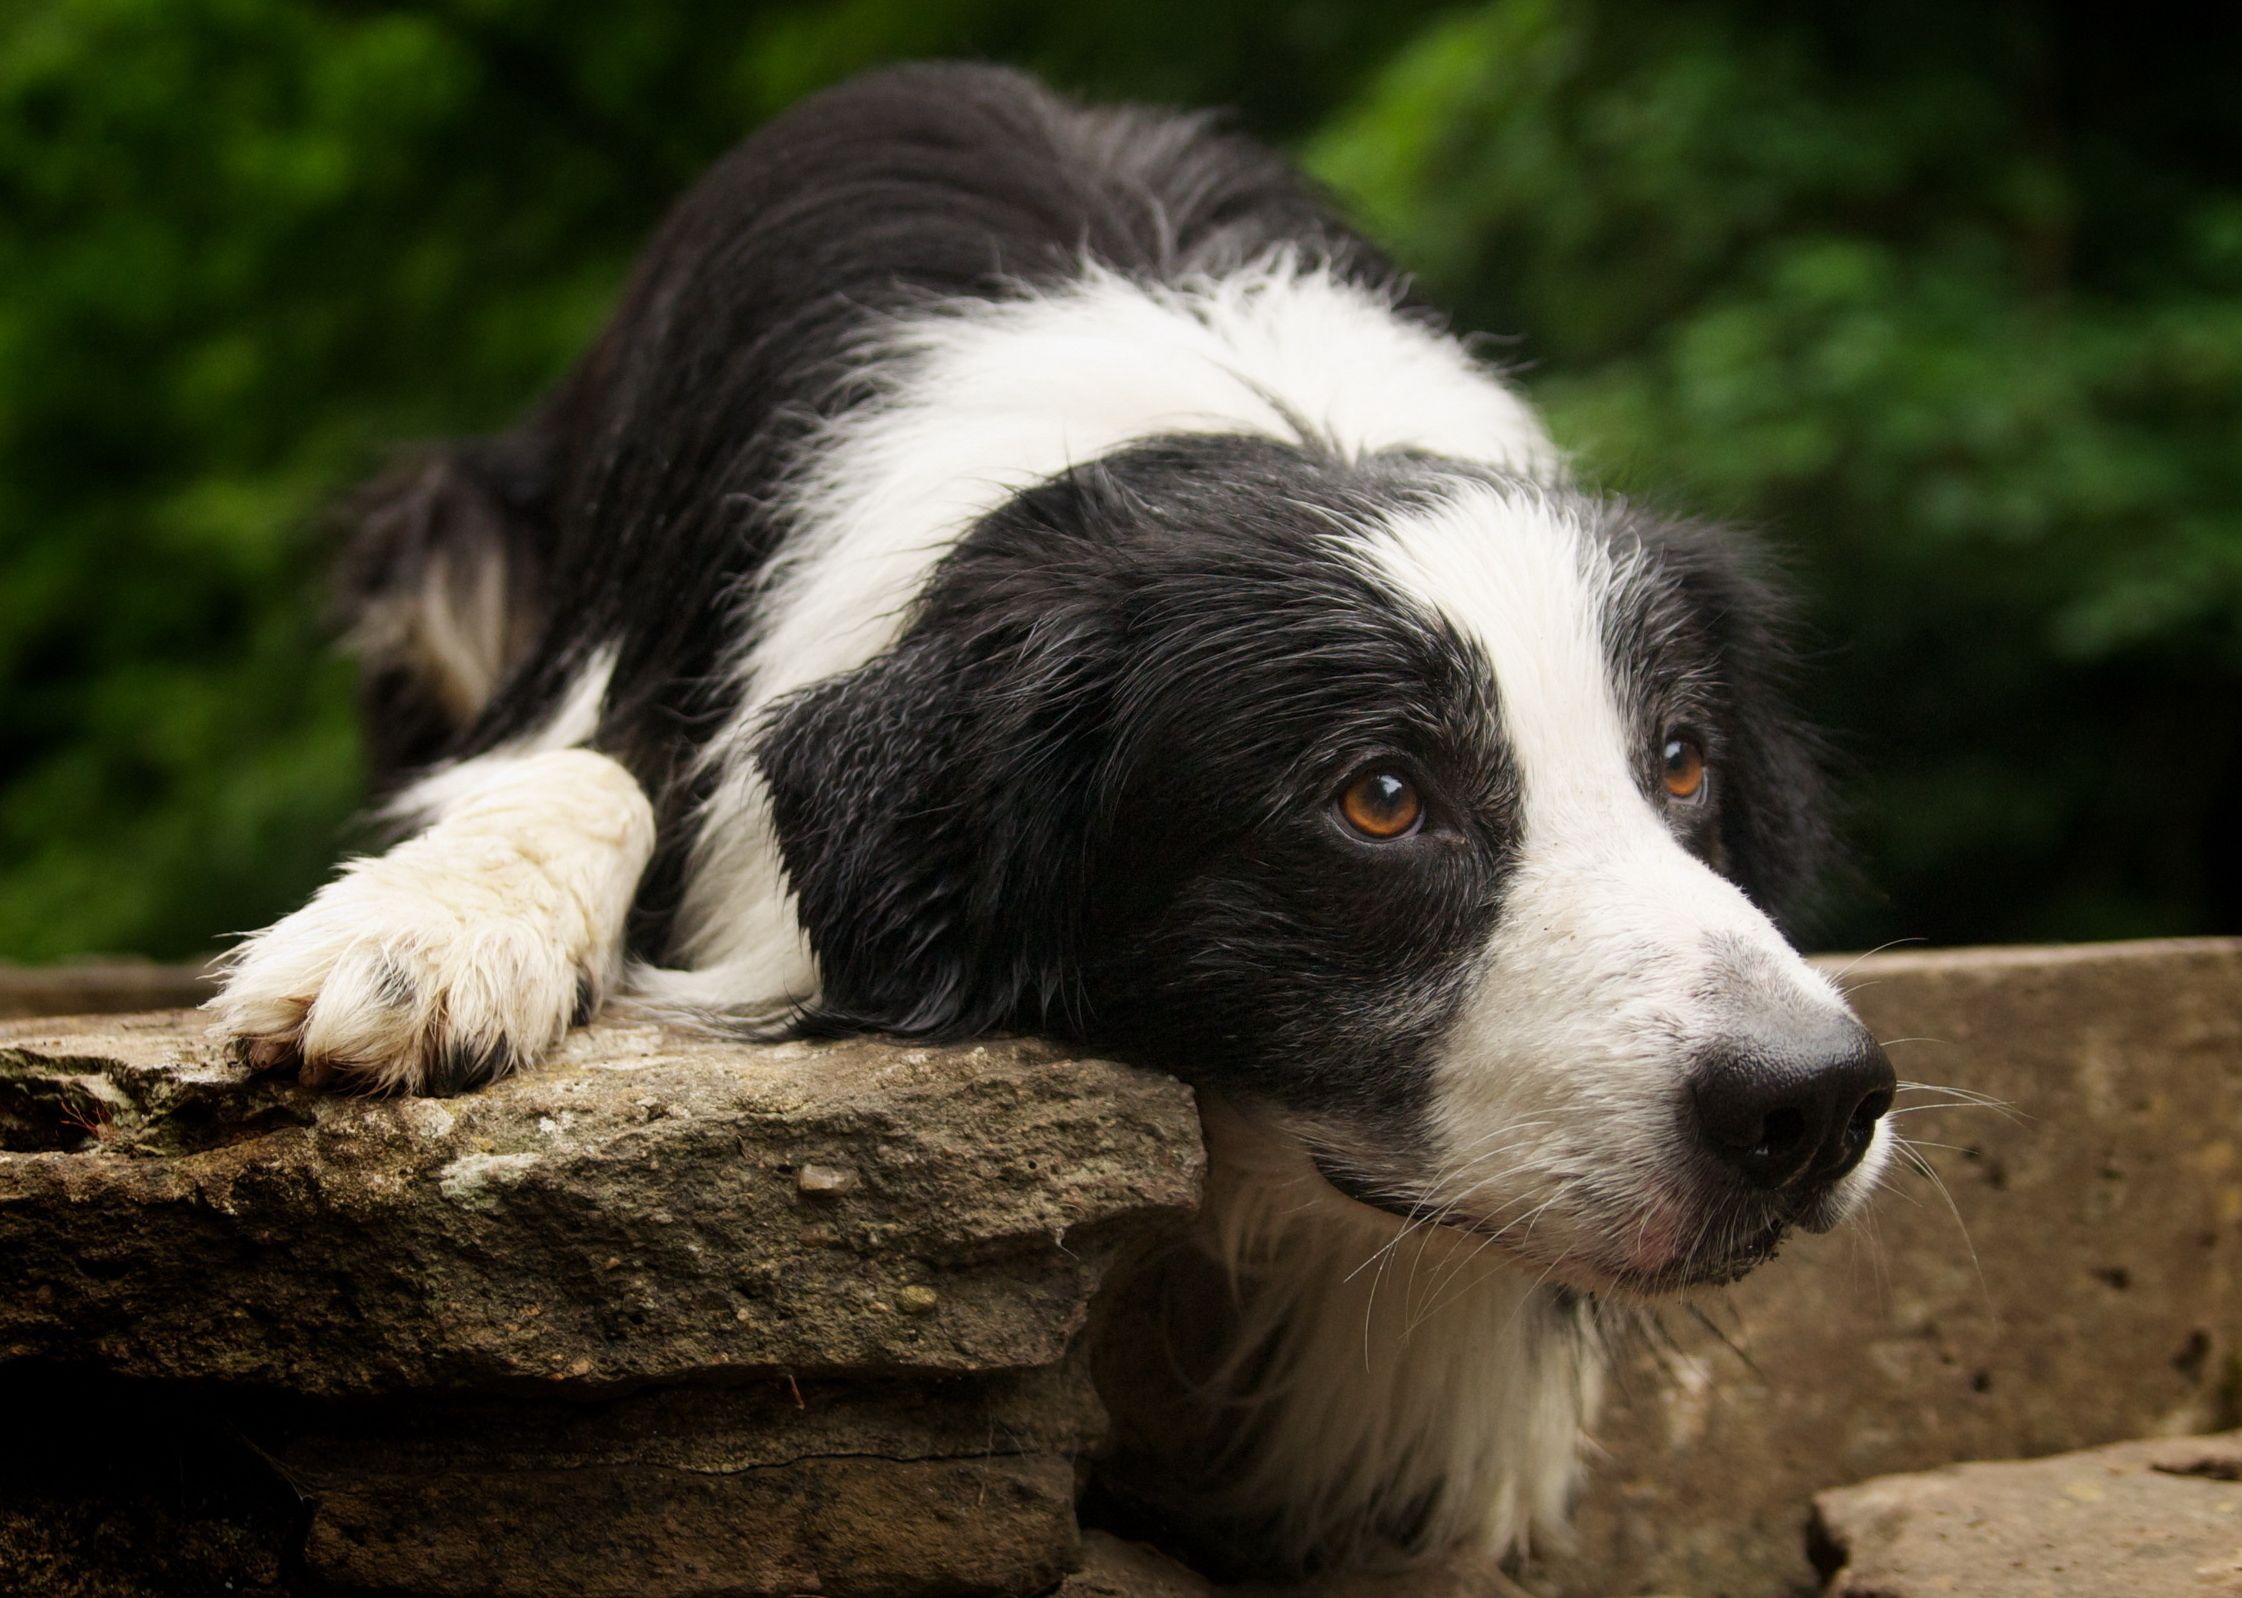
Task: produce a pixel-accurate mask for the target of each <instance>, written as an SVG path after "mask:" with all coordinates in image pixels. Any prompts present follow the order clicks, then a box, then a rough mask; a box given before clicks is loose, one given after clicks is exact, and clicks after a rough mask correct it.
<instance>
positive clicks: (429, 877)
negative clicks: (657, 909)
mask: <svg viewBox="0 0 2242 1598" xmlns="http://www.w3.org/2000/svg"><path fill="white" fill-rule="evenodd" d="M421 791H422V794H423V797H424V800H425V801H426V802H427V803H428V804H429V805H430V806H431V807H432V808H434V809H435V810H437V812H438V814H439V819H437V820H436V821H434V822H433V824H431V825H430V826H429V828H428V829H427V830H426V831H425V832H423V833H421V834H420V836H418V837H416V838H413V839H411V840H409V841H408V842H405V843H401V844H399V845H398V846H397V847H396V848H394V849H392V850H390V851H389V853H387V854H385V855H380V856H376V857H375V858H373V859H368V860H359V861H355V862H353V863H352V864H351V865H349V866H348V867H346V868H345V869H344V871H343V873H342V875H341V876H339V877H337V878H336V879H335V880H334V881H333V882H331V883H329V884H328V885H327V886H326V887H325V888H322V889H321V890H320V891H319V893H318V895H317V896H316V897H314V898H313V899H312V901H311V903H309V904H307V905H305V906H304V907H303V908H302V909H301V910H299V911H297V912H296V913H295V914H294V915H292V916H289V917H288V918H287V919H286V920H283V921H279V922H276V923H274V924H273V925H272V926H270V927H267V928H266V929H265V930H264V931H262V932H260V933H257V934H256V935H255V936H253V937H251V938H250V939H248V940H247V941H246V942H244V943H243V944H242V945H241V947H240V948H238V949H237V950H235V951H234V953H233V955H232V956H231V957H230V958H229V960H228V961H227V969H226V973H225V981H224V985H223V986H222V987H221V988H220V990H219V993H218V996H217V997H216V998H215V999H212V1000H211V1001H210V1004H209V1008H210V1009H211V1010H212V1011H213V1012H215V1013H216V1015H217V1018H218V1020H217V1026H216V1028H215V1029H214V1030H216V1031H217V1032H219V1033H220V1034H221V1035H223V1036H225V1037H227V1038H229V1039H231V1040H232V1043H233V1047H234V1049H235V1052H236V1053H237V1054H238V1056H239V1057H240V1058H241V1059H243V1060H244V1061H246V1062H247V1063H248V1064H249V1066H250V1067H251V1068H252V1069H253V1070H259V1071H278V1070H286V1069H291V1068H293V1069H295V1070H297V1071H298V1072H299V1073H300V1075H301V1076H302V1079H303V1080H304V1081H306V1082H308V1083H311V1084H313V1085H314V1086H319V1087H332V1088H339V1089H344V1090H349V1091H356V1092H367V1093H456V1092H459V1091H461V1090H462V1089H465V1088H471V1087H475V1086H477V1085H479V1084H481V1083H484V1082H488V1081H491V1080H492V1079H494V1078H496V1077H501V1076H504V1075H505V1074H506V1073H507V1072H509V1071H513V1070H516V1069H518V1068H519V1067H521V1066H524V1065H527V1064H529V1063H530V1062H532V1061H534V1060H535V1059H537V1057H538V1056H539V1055H541V1054H543V1053H545V1052H546V1051H547V1050H548V1049H550V1048H552V1047H553V1045H554V1044H556V1043H558V1042H559V1041H560V1039H561V1035H562V1034H563V1033H565V1032H566V1031H567V1030H568V1029H569V1027H570V1025H571V1024H573V1023H577V1022H581V1021H585V1020H588V1019H590V1017H591V1014H592V1011H593V1010H594V1009H595V1008H597V1006H598V1003H599V998H600V994H601V992H602V990H603V989H604V988H605V987H606V985H607V983H608V980H609V979H610V978H611V977H612V976H613V974H614V973H615V970H616V968H617V967H618V965H619V964H620V961H621V945H622V937H623V923H624V920H625V918H626V917H627V916H628V914H629V912H630V903H631V896H632V894H633V892H634V891H635V890H636V887H637V883H638V877H639V873H640V872H641V871H643V870H644V869H645V866H646V861H647V858H648V856H649V855H650V854H651V853H652V852H653V846H654V817H653V810H652V807H651V806H649V805H648V803H647V801H646V797H645V795H644V794H643V793H642V792H641V791H640V790H639V787H638V784H637V783H636V782H635V781H633V780H632V778H631V776H630V774H629V773H628V772H626V771H625V770H624V769H623V768H622V767H621V766H619V765H617V764H616V763H615V762H614V761H612V760H609V759H608V758H606V757H605V756H603V755H598V754H594V753H592V752H591V751H589V750H585V749H564V750H553V751H548V752H545V753H542V754H534V755H522V756H486V757H482V758H481V759H478V760H474V761H468V762H465V763H463V764H462V765H460V766H457V767H453V768H449V769H447V770H446V771H443V772H440V773H438V774H437V775H436V776H435V777H433V778H431V779H430V780H429V781H428V782H427V783H425V784H423V787H422V790H421Z"/></svg>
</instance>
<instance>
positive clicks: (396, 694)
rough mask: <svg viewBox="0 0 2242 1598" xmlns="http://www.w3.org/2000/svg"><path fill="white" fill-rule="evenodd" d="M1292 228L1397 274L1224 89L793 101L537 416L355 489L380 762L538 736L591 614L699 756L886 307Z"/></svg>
mask: <svg viewBox="0 0 2242 1598" xmlns="http://www.w3.org/2000/svg"><path fill="white" fill-rule="evenodd" d="M1279 248H1281V249H1288V250H1294V251H1298V252H1301V254H1302V255H1303V256H1304V257H1307V258H1311V259H1312V260H1313V261H1314V263H1315V264H1316V265H1318V266H1320V267H1323V268H1327V269H1329V270H1330V271H1332V272H1334V273H1336V274H1339V275H1342V276H1345V277H1349V278H1354V279H1358V280H1360V281H1363V282H1365V283H1374V284H1380V285H1383V284H1384V283H1385V282H1387V281H1388V280H1389V279H1390V278H1391V276H1392V271H1391V268H1390V267H1388V266H1387V264H1386V263H1385V261H1384V260H1383V258H1382V257H1380V256H1379V254H1378V252H1377V251H1376V250H1374V249H1373V248H1372V247H1371V246H1370V245H1368V244H1367V243H1366V242H1364V241H1363V240H1362V239H1361V238H1360V237H1359V236H1357V235H1356V234H1354V233H1353V232H1351V231H1349V230H1348V229H1346V228H1345V227H1344V226H1342V225H1341V224H1340V223H1339V222H1337V220H1336V219H1335V218H1334V217H1333V216H1332V214H1331V213H1330V211H1329V210H1328V209H1327V208H1326V207H1325V206H1324V204H1323V203H1322V202H1321V200H1320V198H1319V197H1317V196H1316V195H1314V194H1313V193H1312V192H1310V191H1309V189H1308V188H1307V187H1306V186H1305V185H1304V184H1303V183H1302V182H1301V180H1300V178H1299V177H1298V175H1297V174H1296V173H1295V172H1294V171H1293V170H1292V169H1291V168H1290V167H1289V166H1287V165H1286V164H1285V163H1284V162H1282V161H1281V160H1279V159H1278V158H1277V157H1275V156H1274V155H1273V154H1271V153H1270V152H1269V151H1268V150H1266V149H1265V148H1264V147H1262V146H1260V145H1258V144H1256V143H1254V142H1252V141H1251V140H1248V139H1244V138H1241V137H1237V136H1235V135H1233V134H1230V133H1228V132H1227V131H1225V130H1224V129H1222V127H1221V126H1220V125H1219V123H1218V122H1217V121H1216V119H1214V118H1213V117H1211V116H1207V115H1181V114H1177V113H1174V112H1168V111H1156V110H1150V109H1140V108H1135V107H1101V108H1091V107H1083V106H1077V105H1074V104H1072V103H1070V102H1067V101H1065V100H1062V99H1060V98H1059V97H1057V96H1055V95H1053V94H1052V93H1050V92H1049V91H1048V90H1046V89H1045V88H1043V87H1042V86H1041V85H1040V84H1038V83H1036V82H1035V81H1034V80H1033V79H1030V78H1028V77H1025V76H1023V75H1022V74H1020V73H1017V72H1013V71H1009V70H1006V69H1003V68H999V67H989V66H974V65H963V64H919V65H911V66H903V67H897V68H893V69H891V70H888V71H884V72H880V73H875V74H872V75H870V76H866V77H861V78H856V79H853V80H851V81H849V82H847V83H844V84H842V85H840V86H839V87H837V88H834V89H831V90H829V91H827V92H825V93H823V94H820V95H817V96H814V97H813V98H811V99H809V100H806V101H804V102H802V103H801V104H799V105H797V106H795V107H794V108H793V109H791V110H790V111H788V112H786V113H785V114H784V115H782V116H780V117H779V118H777V119H776V120H775V121H773V122H771V123H770V124H768V125H767V126H765V127H764V128H762V129H761V130H759V131H758V132H756V133H755V134H754V135H753V136H752V137H750V138H748V139H747V140H745V141H744V142H743V143H742V144H740V145H739V146H738V147H737V148H736V149H734V150H733V151H732V152H731V154H730V155H728V156H727V157H726V158H725V159H724V160H723V161H721V162H720V163H719V164H718V165H717V166H715V167H714V168H713V169H711V170H710V171H709V172H708V174H707V175H706V176H705V177H703V178H702V180H701V181H700V182H699V183H698V184H697V185H695V187H694V188H693V189H692V190H691V191H690V192H689V193H688V194H687V195H686V196H685V197H684V198H683V199H682V200H681V201H680V202H679V203H678V204H677V205H676V207H675V208H674V209H673V210H672V212H671V214H670V216H669V217H668V219H667V220H666V221H665V222H664V223H663V225H662V227H661V229H660V231H659V232H658V233H657V234H656V236H655V238H654V240H653V242H652V243H651V245H650V246H649V247H648V249H647V251H646V253H645V255H644V256H643V257H642V259H641V261H640V264H639V266H638V269H637V271H636V273H635V274H634V276H633V278H632V280H631V282H630V284H629V286H628V288H627V290H626V292H625V294H624V297H623V299H622V302H621V303H620V305H619V306H618V308H617V310H616V312H615V314H614V316H613V317H612V318H611V320H610V323H609V326H608V328H607V330H606V332H605V333H604V335H603V336H602V337H601V339H600V340H599V342H598V343H597V344H596V345H595V346H594V347H593V349H592V350H591V351H590V352H589V353H588V354H587V355H586V356H585V358H584V359H583V361H582V362H581V363H579V366H578V367H577V369H576V370H575V371H574V372H573V373H571V374H570V376H569V377H568V378H566V379H565V380H564V381H563V382H562V383H561V385H560V386H559V388H558V389H557V391H556V392H555V393H554V394H553V395H552V396H551V398H550V399H549V400H548V401H547V402H546V403H545V404H544V405H543V406H541V407H540V408H539V409H538V411H537V412H536V414H535V415H533V416H532V417H531V418H529V419H528V420H527V421H526V422H525V423H524V424H523V425H522V426H521V427H520V428H519V429H518V430H516V431H515V432H512V433H509V434H507V435H504V436H501V437H498V438H494V439H478V440H471V441H465V442H461V443H457V444H453V445H449V446H445V447H442V448H438V449H426V450H422V451H419V452H417V453H416V454H415V455H414V456H413V457H412V458H410V459H408V460H406V461H405V462H403V463H401V464H400V466H399V467H398V468H397V469H396V470H394V471H393V472H392V473H391V474H390V475H389V476H387V477H386V478H385V479H384V480H382V481H381V482H380V483H378V484H376V485H375V487H374V488H373V489H372V490H371V491H369V492H368V493H367V494H365V495H362V496H361V497H360V498H359V500H358V501H357V502H356V503H355V504H354V506H353V507H352V511H353V514H354V515H355V516H356V518H357V522H358V531H357V535H356V537H355V538H354V539H353V541H352V544H351V547H350V550H349V554H348V556H347V559H346V565H345V571H344V576H345V590H346V598H347V601H348V603H349V606H350V609H351V613H352V623H353V629H354V633H355V637H356V643H357V647H358V652H359V655H360V658H361V661H362V663H363V682H364V690H365V694H366V699H367V708H368V714H367V716H366V718H365V719H366V724H367V726H368V728H369V731H370V734H371V737H372V750H373V755H374V760H375V768H376V778H377V781H378V783H379V784H380V785H381V786H383V787H385V788H387V787H391V786H394V785H396V784H398V783H401V782H403V781H404V780H406V779H407V778H409V776H410V775H411V774H412V773H413V771H415V770H416V769H418V768H420V767H423V766H425V765H427V764H429V763H431V762H433V761H436V760H440V759H444V758H451V757H457V756H460V755H466V754H472V753H475V752H477V751H478V750H482V749H487V748H491V747H495V746H497V745H499V744H502V743H504V742H506V741H507V740H508V739H511V738H516V737H519V736H520V735H521V734H522V733H523V732H524V731H525V730H527V729H530V728H533V727H535V726H537V725H538V724H539V723H541V722H543V721H544V720H545V719H546V718H548V717H549V716H550V715H551V714H552V712H553V708H554V705H555V704H556V702H558V701H559V700H561V699H562V698H564V697H565V696H566V694H567V693H568V691H569V688H570V686H571V684H572V682H573V681H574V679H575V676H576V674H577V673H578V672H579V671H580V670H581V668H582V666H583V664H584V661H583V651H584V649H585V648H586V647H587V640H596V639H607V638H615V637H620V636H628V637H630V638H631V639H632V640H633V643H632V644H630V645H628V646H626V647H625V648H624V650H623V651H622V653H621V655H620V657H619V658H618V659H617V660H616V661H615V663H614V669H613V672H612V675H611V678H610V687H609V699H610V703H611V705H612V706H613V709H612V710H611V711H610V713H609V714H608V715H607V716H606V717H605V730H607V731H608V732H609V733H610V734H612V735H613V736H614V737H616V738H619V739H621V740H622V741H623V742H624V743H625V744H626V745H627V746H629V753H630V755H631V757H632V761H631V763H632V764H633V765H634V767H636V768H639V769H642V770H643V771H645V772H647V773H649V774H654V773H664V772H671V771H675V770H677V769H679V768H680V766H681V764H682V763H684V762H685V761H686V760H687V759H688V757H689V750H688V748H687V747H685V746H686V745H687V744H689V743H690V742H691V735H690V734H687V735H686V736H685V737H684V738H682V739H675V738H664V737H663V736H662V735H661V734H660V733H659V732H657V731H654V730H653V729H657V728H659V727H661V726H662V725H664V724H665V723H666V724H670V725H673V726H674V725H681V724H682V725H690V726H700V725H704V724H705V723H706V721H707V720H708V719H709V718H720V717H722V716H723V715H725V714H727V713H728V712H729V711H730V709H731V708H732V707H731V705H730V704H728V703H727V702H726V700H727V696H728V694H729V692H730V690H731V688H732V687H733V685H732V684H731V683H730V682H728V680H727V679H726V678H725V676H724V674H723V673H722V671H721V669H720V668H721V666H722V664H723V662H724V659H725V657H726V656H727V655H728V654H729V653H732V652H735V651H737V650H738V648H739V647H740V646H741V644H742V642H743V640H742V638H741V635H740V627H741V625H742V622H743V619H744V620H745V621H746V622H747V623H748V624H749V625H752V615H751V614H750V615H749V616H747V617H745V618H743V616H742V610H741V605H740V600H741V599H742V597H743V594H744V592H745V591H746V589H747V588H748V587H749V586H751V585H752V584H753V583H754V581H755V580H756V578H757V576H758V574H759V573H760V572H762V571H763V570H764V569H765V567H766V566H767V565H768V564H769V562H770V561H771V560H772V558H773V556H774V555H775V554H776V553H777V551H778V550H779V548H780V546H781V545H782V544H783V542H784V540H785V539H786V537H787V534H788V531H789V521H790V518H789V516H788V514H787V507H786V506H785V504H784V503H783V499H784V496H783V493H782V488H781V485H782V483H783V480H784V479H785V477H786V475H787V474H788V472H789V471H790V470H791V469H792V467H793V465H794V456H795V454H796V452H797V451H798V450H799V448H800V446H801V444H802V441H803V439H804V438H805V436H806V435H807V434H808V433H810V432H811V431H812V430H813V429H814V428H816V427H818V426H819V425H821V424H823V423H826V422H829V421H831V420H832V419H833V418H834V417H835V416H836V415H838V414H840V413H842V412H845V411H846V410H847V409H848V408H849V407H850V406H851V405H852V404H855V403H858V402H860V401H862V400H863V399H864V398H866V397H867V394H868V392H869V391H870V390H869V387H868V383H867V378H868V375H869V373H868V368H867V365H866V362H865V360H864V359H863V356H864V346H865V345H866V344H867V343H868V342H870V341H871V340H873V339H875V338H876V336H877V330H878V328H879V327H880V325H881V324H882V323H883V321H885V320H886V319H888V318H890V317H893V316H895V315H897V314H901V313H908V312H909V311H911V310H913V309H915V308H920V307H924V306H927V305H930V304H938V303H941V302H945V301H979V300H987V299H991V298H1002V297H1004V296H1007V295H1011V294H1016V293H1018V292H1020V291H1022V290H1032V289H1033V288H1034V287H1035V286H1036V285H1039V284H1045V283H1050V282H1054V281H1060V280H1065V279H1069V278H1074V277H1077V276H1079V275H1080V274H1081V273H1082V272H1083V270H1084V268H1085V266H1086V265H1088V264H1091V263H1095V264H1096V265H1098V266H1101V267H1103V268H1106V269H1109V270H1111V271H1114V272H1117V273H1121V274H1124V275H1127V276H1129V277H1131V278H1135V279H1140V280H1146V281H1176V280H1181V279H1186V278H1190V277H1194V276H1217V275H1219V274H1221V273H1223V272H1224V271H1226V270H1230V269H1234V268H1236V267H1238V266H1239V265H1241V264H1242V263H1245V262H1248V261H1250V260H1253V259H1254V258H1256V257H1259V256H1262V255H1265V254H1266V253H1267V252H1269V251H1270V250H1272V249H1279ZM712 489H713V490H714V491H713V492H712ZM687 573H689V574H690V578H689V580H686V581H684V582H681V581H680V578H681V576H682V574H687ZM649 614H653V615H658V616H659V617H660V618H661V625H658V626H652V627H649V626H647V625H645V618H646V617H647V615H649Z"/></svg>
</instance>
